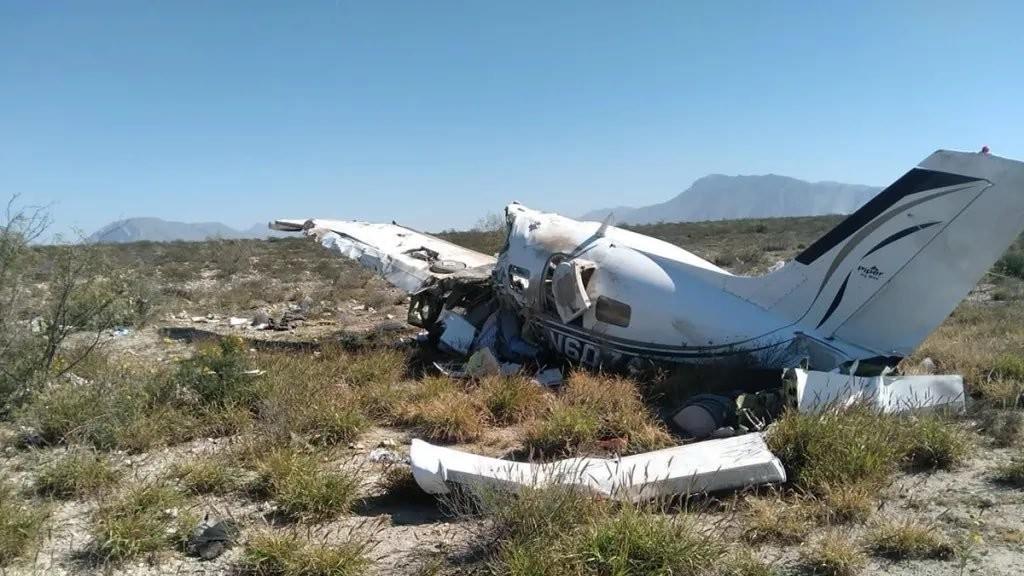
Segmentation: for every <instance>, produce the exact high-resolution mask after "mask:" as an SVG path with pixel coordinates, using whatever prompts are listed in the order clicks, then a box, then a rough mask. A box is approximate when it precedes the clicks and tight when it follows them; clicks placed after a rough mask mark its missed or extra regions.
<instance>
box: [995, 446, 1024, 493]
mask: <svg viewBox="0 0 1024 576" xmlns="http://www.w3.org/2000/svg"><path fill="white" fill-rule="evenodd" d="M995 479H996V481H997V482H999V483H1000V484H1007V485H1009V486H1015V487H1017V488H1024V454H1021V455H1020V456H1018V457H1016V458H1014V459H1013V460H1011V461H1010V462H1008V463H1006V464H1002V465H1000V466H999V467H998V468H996V475H995Z"/></svg>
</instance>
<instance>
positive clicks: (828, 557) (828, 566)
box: [800, 532, 867, 576]
mask: <svg viewBox="0 0 1024 576" xmlns="http://www.w3.org/2000/svg"><path fill="white" fill-rule="evenodd" d="M800 563H801V565H802V566H803V567H804V568H805V569H806V570H807V571H808V572H810V573H811V574H816V575H821V576H853V575H854V574H856V573H857V572H859V571H860V570H861V569H862V568H863V567H864V565H865V564H866V563H867V558H866V557H865V556H864V553H863V552H862V551H861V550H860V548H859V547H858V546H857V545H856V543H855V540H854V539H853V538H851V537H850V535H849V534H844V533H841V532H830V533H828V534H825V535H824V536H822V537H821V538H819V539H818V540H816V541H815V542H813V543H812V544H811V545H810V546H807V547H805V548H801V550H800Z"/></svg>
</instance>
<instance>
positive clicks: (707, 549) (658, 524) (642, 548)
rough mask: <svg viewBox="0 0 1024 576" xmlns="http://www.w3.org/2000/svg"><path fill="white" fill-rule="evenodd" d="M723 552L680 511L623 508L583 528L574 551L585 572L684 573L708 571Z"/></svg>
mask: <svg viewBox="0 0 1024 576" xmlns="http://www.w3.org/2000/svg"><path fill="white" fill-rule="evenodd" d="M723 553H724V549H723V547H722V544H720V543H719V542H717V541H716V540H714V539H713V538H712V537H710V536H709V535H708V534H706V533H704V532H701V531H700V530H698V529H697V528H696V527H694V526H693V524H691V523H690V522H689V521H687V520H686V516H685V515H680V516H674V517H673V516H665V515H660V514H652V513H649V512H646V511H644V510H641V509H637V508H633V507H629V506H627V507H625V508H623V509H622V510H621V511H620V512H619V513H618V514H615V515H611V516H607V517H603V518H601V519H600V520H599V521H598V522H596V523H594V524H593V525H592V526H590V528H589V529H588V530H586V532H585V533H584V535H583V537H582V540H581V542H580V544H579V554H580V556H581V557H582V559H583V565H584V567H585V571H586V573H587V574H595V575H599V574H616V575H621V576H647V575H664V576H669V575H671V576H686V575H694V576H697V575H702V574H707V573H708V572H710V571H711V569H712V568H713V567H715V563H716V562H717V561H718V559H719V558H720V557H721V556H722V554H723Z"/></svg>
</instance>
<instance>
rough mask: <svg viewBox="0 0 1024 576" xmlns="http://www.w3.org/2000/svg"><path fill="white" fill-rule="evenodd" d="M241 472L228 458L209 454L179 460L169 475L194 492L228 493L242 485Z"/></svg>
mask: <svg viewBox="0 0 1024 576" xmlns="http://www.w3.org/2000/svg"><path fill="white" fill-rule="evenodd" d="M241 474H242V471H241V470H238V469H236V468H233V467H232V466H231V465H230V463H229V462H228V461H227V459H225V458H218V457H216V456H208V457H204V458H199V459H191V460H187V461H185V462H177V463H175V464H174V465H172V466H171V469H170V472H169V474H168V476H169V478H172V479H175V480H177V481H178V483H179V484H180V485H181V486H182V488H184V489H185V490H186V491H187V492H190V493H192V494H227V493H229V492H231V491H233V490H235V489H236V488H239V487H240V486H241V485H242V481H241Z"/></svg>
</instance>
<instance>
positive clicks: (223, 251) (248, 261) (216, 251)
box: [207, 239, 252, 278]
mask: <svg viewBox="0 0 1024 576" xmlns="http://www.w3.org/2000/svg"><path fill="white" fill-rule="evenodd" d="M207 244H208V245H209V248H210V249H211V251H212V253H213V254H212V255H213V261H212V262H211V264H212V266H213V267H214V269H216V271H217V275H218V276H219V277H220V278H231V277H232V276H236V275H240V274H244V273H246V272H249V271H250V270H251V269H252V246H251V243H250V242H249V241H247V240H225V239H218V240H211V241H209V242H207Z"/></svg>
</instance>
